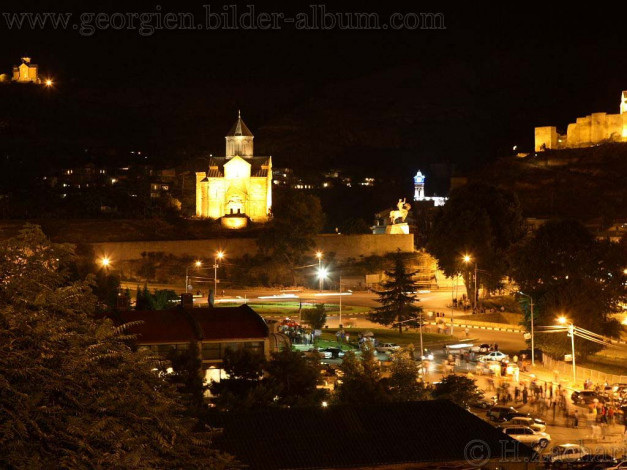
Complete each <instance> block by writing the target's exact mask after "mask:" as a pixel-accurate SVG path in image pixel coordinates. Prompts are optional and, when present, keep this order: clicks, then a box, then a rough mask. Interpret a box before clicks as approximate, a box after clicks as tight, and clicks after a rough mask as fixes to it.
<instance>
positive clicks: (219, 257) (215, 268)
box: [213, 250, 224, 296]
mask: <svg viewBox="0 0 627 470" xmlns="http://www.w3.org/2000/svg"><path fill="white" fill-rule="evenodd" d="M222 258H224V252H223V251H221V250H220V251H218V252H216V257H215V258H214V263H213V295H214V296H216V295H218V261H219V260H222Z"/></svg>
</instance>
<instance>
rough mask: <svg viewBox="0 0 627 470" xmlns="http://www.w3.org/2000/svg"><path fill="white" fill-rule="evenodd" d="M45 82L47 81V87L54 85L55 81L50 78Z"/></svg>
mask: <svg viewBox="0 0 627 470" xmlns="http://www.w3.org/2000/svg"><path fill="white" fill-rule="evenodd" d="M44 83H45V85H46V86H47V87H51V86H52V85H53V83H54V82H53V81H52V80H50V79H48V80H46V81H45V82H44Z"/></svg>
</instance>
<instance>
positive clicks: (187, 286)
mask: <svg viewBox="0 0 627 470" xmlns="http://www.w3.org/2000/svg"><path fill="white" fill-rule="evenodd" d="M194 266H195V267H196V268H200V267H201V266H202V261H200V260H196V261H195V262H194ZM188 292H189V266H186V267H185V293H188Z"/></svg>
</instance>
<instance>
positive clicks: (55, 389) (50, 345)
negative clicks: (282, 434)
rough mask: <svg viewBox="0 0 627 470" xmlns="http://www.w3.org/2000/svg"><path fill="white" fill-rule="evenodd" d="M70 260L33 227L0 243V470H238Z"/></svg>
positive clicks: (66, 251) (61, 247)
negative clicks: (74, 273)
mask: <svg viewBox="0 0 627 470" xmlns="http://www.w3.org/2000/svg"><path fill="white" fill-rule="evenodd" d="M73 260H74V254H73V251H72V247H70V246H67V245H57V244H52V243H50V241H49V240H47V239H46V237H45V236H44V234H43V233H42V232H41V230H39V229H38V228H36V227H32V226H30V227H27V228H26V229H25V230H23V231H22V232H21V233H20V235H19V236H18V237H16V238H13V239H10V240H8V241H3V242H0V284H1V285H2V287H3V288H2V289H0V397H1V398H0V403H1V406H2V410H3V412H2V414H0V447H1V448H2V452H1V453H0V467H2V468H58V467H64V468H88V467H117V468H137V467H138V466H143V467H151V468H201V467H202V468H207V467H211V468H229V467H231V462H232V460H231V459H230V458H227V457H225V456H223V455H220V454H218V453H217V452H215V451H212V450H210V449H209V447H208V446H209V444H210V439H209V437H210V436H208V435H207V434H206V433H194V432H192V427H193V426H194V424H195V421H194V420H193V419H191V418H189V417H186V416H185V415H184V408H183V406H182V405H181V400H182V397H181V394H180V393H179V392H178V391H177V390H176V388H175V387H174V386H173V385H171V384H169V383H168V382H167V381H166V380H164V378H163V377H162V376H160V375H159V374H157V373H155V371H154V369H156V368H158V366H159V362H158V361H156V360H155V359H154V358H153V357H151V355H150V354H149V353H147V352H142V351H134V350H133V349H132V348H131V346H130V345H129V342H130V341H132V339H133V338H132V337H131V336H128V335H126V334H125V329H124V327H119V328H115V327H114V326H113V325H112V323H111V322H110V321H108V320H98V319H96V318H95V317H94V316H93V313H94V312H95V310H96V306H97V304H96V298H95V296H94V295H93V294H92V292H91V289H90V287H89V283H88V282H86V281H82V280H81V281H70V280H69V266H70V265H71V263H72V262H73Z"/></svg>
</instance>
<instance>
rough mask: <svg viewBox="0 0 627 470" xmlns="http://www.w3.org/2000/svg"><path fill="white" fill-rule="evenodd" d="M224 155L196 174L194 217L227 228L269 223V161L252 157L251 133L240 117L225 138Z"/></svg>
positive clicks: (270, 183) (270, 181)
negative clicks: (219, 221)
mask: <svg viewBox="0 0 627 470" xmlns="http://www.w3.org/2000/svg"><path fill="white" fill-rule="evenodd" d="M225 138H226V155H225V156H224V157H219V158H216V157H211V158H210V159H209V168H208V169H207V171H203V172H198V173H196V216H198V217H206V218H211V219H221V220H222V224H223V225H224V226H225V227H227V228H241V227H243V226H245V225H246V221H247V219H248V218H250V220H252V221H253V222H262V223H263V222H267V221H268V220H270V216H271V210H272V209H271V208H272V157H255V156H254V154H253V139H254V136H253V134H252V132H250V130H249V129H248V127H247V126H246V124H244V121H243V120H242V117H241V115H240V114H239V113H238V116H237V121H236V122H235V124H233V127H231V130H230V131H229V132H228V134H227V135H226V137H225Z"/></svg>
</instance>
